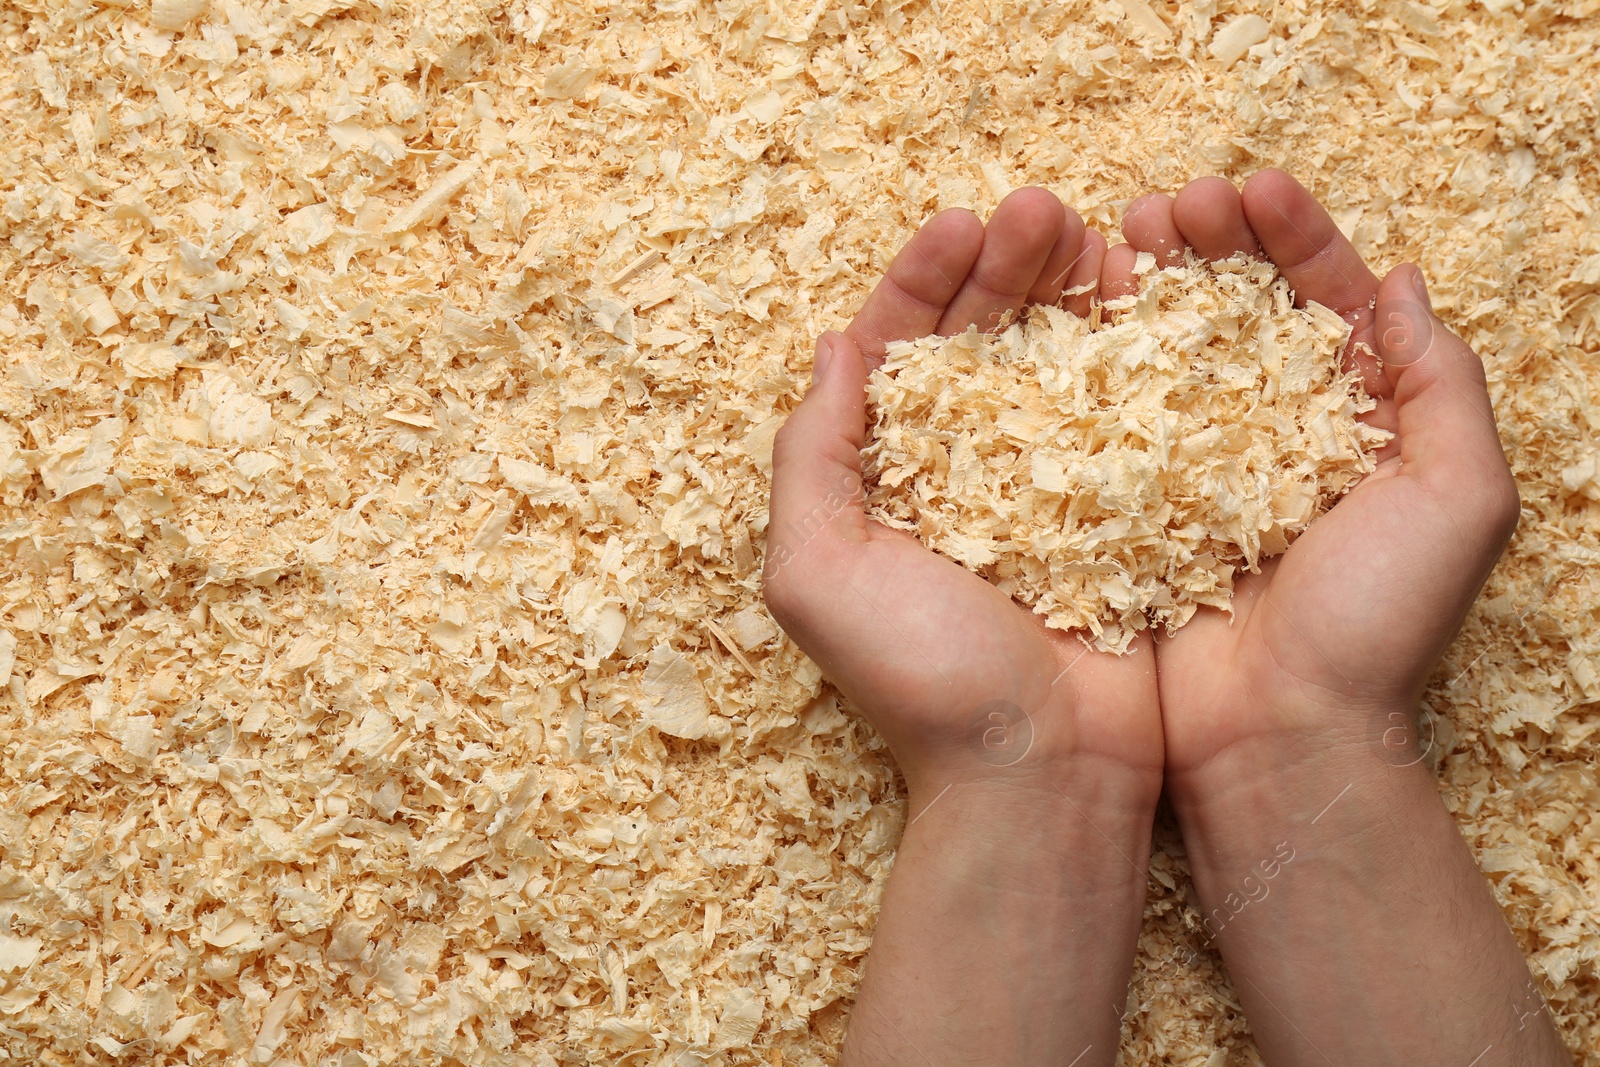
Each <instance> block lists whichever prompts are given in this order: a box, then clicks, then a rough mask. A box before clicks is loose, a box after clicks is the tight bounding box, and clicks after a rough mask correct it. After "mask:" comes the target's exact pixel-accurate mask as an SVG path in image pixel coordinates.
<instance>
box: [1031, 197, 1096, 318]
mask: <svg viewBox="0 0 1600 1067" xmlns="http://www.w3.org/2000/svg"><path fill="white" fill-rule="evenodd" d="M1062 213H1063V214H1064V215H1065V216H1066V218H1065V219H1064V220H1063V221H1062V223H1061V234H1060V236H1058V237H1057V238H1056V243H1055V246H1054V247H1053V248H1051V249H1050V254H1049V255H1048V256H1046V257H1045V261H1044V266H1042V267H1040V268H1039V277H1038V278H1037V279H1035V280H1034V283H1033V288H1032V289H1029V290H1028V300H1027V302H1028V303H1030V304H1054V303H1055V302H1056V301H1058V300H1060V299H1061V290H1062V289H1064V288H1066V285H1067V278H1068V277H1070V276H1071V274H1072V268H1073V267H1074V266H1076V265H1077V262H1078V259H1079V258H1080V257H1081V256H1082V254H1083V236H1084V225H1083V216H1081V215H1079V214H1078V213H1077V212H1076V211H1073V210H1072V209H1071V208H1063V209H1062Z"/></svg>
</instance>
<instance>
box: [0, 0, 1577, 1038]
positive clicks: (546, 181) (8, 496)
mask: <svg viewBox="0 0 1600 1067" xmlns="http://www.w3.org/2000/svg"><path fill="white" fill-rule="evenodd" d="M1597 13H1600V8H1597V5H1596V3H1595V0H1569V2H1552V0H1493V2H1488V3H1484V4H1470V5H1469V4H1467V3H1466V2H1465V0H1428V2H1418V0H1405V2H1401V3H1393V4H1379V3H1375V2H1373V0H1314V2H1311V0H1285V2H1283V3H1279V4H1275V5H1272V6H1271V7H1270V8H1266V7H1258V6H1256V5H1245V4H1242V3H1237V2H1234V0H1202V2H1199V3H1184V4H1178V3H1175V2H1169V0H1120V3H1118V4H1110V5H1092V6H1087V7H1085V6H1080V5H1067V4H1020V5H1007V6H1003V7H1001V6H995V7H992V8H991V7H990V6H989V5H985V4H981V3H972V2H966V0H960V2H940V3H938V4H937V5H934V4H931V3H924V2H909V3H902V2H899V0H876V2H869V3H859V4H858V3H842V2H834V0H800V2H798V3H793V4H786V3H784V2H782V0H771V2H768V0H718V2H717V3H715V4H694V3H690V2H687V0H657V2H654V3H649V4H646V3H640V2H634V0H597V2H587V3H577V2H573V0H461V2H458V3H451V4H439V3H428V4H424V3H420V2H417V0H209V2H208V0H10V2H7V3H4V4H0V40H3V42H4V49H5V50H4V55H5V57H6V58H5V60H4V61H0V129H3V131H4V138H3V140H0V293H3V294H5V295H4V296H3V297H0V349H3V351H4V356H5V358H4V366H3V371H0V559H3V561H4V564H3V571H0V797H3V799H4V803H3V805H0V909H3V914H4V923H3V925H0V1048H3V1049H4V1050H5V1051H6V1052H7V1053H8V1054H9V1055H10V1056H11V1058H12V1059H13V1060H15V1061H17V1062H22V1063H38V1064H48V1065H65V1064H85V1063H102V1064H110V1063H117V1062H121V1063H135V1062H136V1063H151V1064H156V1063H190V1064H223V1063H245V1062H253V1063H261V1064H268V1063H274V1062H276V1063H283V1064H326V1063H337V1064H340V1065H341V1067H356V1065H357V1064H371V1063H378V1062H384V1063H388V1062H406V1063H439V1064H446V1063H451V1064H454V1063H463V1064H508V1065H509V1064H526V1063H529V1062H532V1063H533V1064H535V1065H540V1067H548V1065H550V1064H553V1063H563V1064H576V1063H596V1064H598V1063H606V1064H610V1063H628V1064H636V1065H642V1064H650V1063H660V1064H672V1065H675V1067H684V1065H689V1064H696V1063H726V1064H755V1063H772V1064H777V1063H784V1064H814V1063H821V1062H828V1061H829V1060H830V1059H831V1058H832V1056H833V1054H834V1053H833V1050H834V1049H835V1048H836V1042H837V1039H838V1035H839V1032H840V1028H841V1026H842V1024H843V1022H844V1020H845V1019H846V1018H847V1015H848V1007H849V998H850V996H851V992H852V990H853V989H854V987H855V983H856V981H857V979H858V977H859V975H860V972H861V964H862V960H863V958H864V955H865V953H866V950H867V948H868V943H869V937H870V931H871V928H872V923H873V919H874V916H875V909H876V900H877V895H878V892H879V889H880V887H881V885H882V882H883V879H884V877H885V876H886V873H887V871H888V867H889V863H890V861H891V859H892V857H893V854H894V847H895V842H896V840H897V838H898V834H899V830H900V826H901V824H902V821H903V817H904V816H903V811H904V806H903V793H902V789H901V786H900V785H899V784H897V781H896V776H895V773H894V769H893V766H892V764H891V762H890V761H889V759H888V757H887V755H886V753H885V752H884V751H883V749H882V746H881V745H880V743H879V742H878V740H877V739H876V738H875V737H873V735H872V734H871V733H870V731H868V730H866V729H865V728H864V727H863V726H862V725H861V724H860V722H859V721H858V720H856V719H855V718H854V717H852V716H850V715H849V714H848V709H845V710H844V711H841V709H839V708H838V707H837V705H836V702H835V700H834V698H833V696H832V694H831V692H830V691H829V690H828V689H827V688H826V687H825V686H824V685H823V683H822V681H821V678H820V675H819V672H818V671H817V670H816V669H815V667H814V666H813V665H811V664H810V663H808V662H807V661H806V660H805V659H804V658H803V657H802V656H800V655H799V654H798V653H797V651H796V650H795V649H794V647H793V646H792V644H790V643H789V642H787V641H786V640H785V639H784V638H783V637H781V636H780V635H779V633H778V631H777V630H776V628H775V627H774V626H773V625H772V622H771V620H770V619H769V618H768V617H767V615H766V613H765V612H764V610H763V609H762V607H761V606H760V601H759V587H758V583H759V570H760V558H761V552H762V544H763V537H764V530H765V524H766V494H767V483H766V471H767V464H768V461H769V456H770V447H771V441H772V435H773V433H774V431H775V429H776V427H777V426H778V424H779V423H781V421H782V419H783V417H784V415H785V413H786V412H788V411H789V410H790V409H791V408H792V407H793V405H794V403H795V402H796V399H797V398H798V396H799V395H800V393H801V392H802V391H803V388H804V385H803V383H804V381H805V377H806V373H807V369H808V360H809V352H810V349H811V345H812V343H813V341H814V339H815V337H816V336H817V335H818V334H819V333H820V332H821V331H822V330H823V329H826V328H829V327H835V328H836V327H839V326H842V325H843V324H844V322H845V321H846V320H847V318H848V316H849V315H850V314H852V313H853V311H854V310H855V309H856V308H857V307H859V306H860V303H861V300H862V299H863V297H864V295H865V293H866V292H867V290H868V288H869V287H870V286H871V285H872V283H873V282H874V281H875V280H876V279H877V278H878V277H880V276H881V274H882V271H883V268H884V267H885V265H886V264H887V262H888V260H889V258H890V256H892V255H893V253H894V251H895V250H896V249H897V248H899V247H900V245H901V244H903V242H904V241H905V240H906V239H907V238H908V237H909V236H910V234H911V233H912V232H913V231H914V229H915V227H916V226H917V225H918V224H919V223H920V222H921V221H922V220H923V219H925V218H926V217H927V216H928V215H930V214H931V213H932V212H934V211H935V210H938V209H940V208H944V207H951V206H958V205H959V206H966V207H971V208H973V209H975V210H978V211H980V212H985V211H988V210H990V209H992V207H993V206H994V204H995V203H996V202H997V200H998V198H999V197H1001V196H1003V195H1004V194H1005V193H1006V192H1007V191H1008V190H1009V189H1011V188H1013V187H1016V186H1020V185H1023V184H1027V183H1040V184H1044V185H1047V186H1049V187H1051V188H1053V189H1054V190H1056V191H1057V192H1058V193H1059V194H1060V195H1061V196H1062V197H1063V199H1065V200H1066V201H1068V202H1069V203H1071V204H1072V205H1073V206H1075V207H1077V208H1078V209H1079V210H1081V211H1082V212H1083V213H1084V214H1085V215H1086V216H1087V217H1088V218H1089V219H1090V220H1091V222H1092V223H1094V224H1095V225H1097V226H1099V227H1101V228H1102V229H1105V230H1106V231H1107V232H1111V231H1112V229H1113V227H1114V225H1115V220H1116V219H1117V218H1118V216H1119V214H1120V212H1121V210H1122V208H1123V207H1124V206H1125V205H1126V203H1127V202H1128V200H1129V199H1130V198H1132V197H1134V196H1136V195H1138V194H1141V193H1145V192H1148V191H1151V190H1168V191H1171V190H1174V189H1176V188H1177V187H1178V186H1179V185H1180V184H1181V183H1182V182H1184V181H1186V180H1188V179H1190V178H1192V177H1195V176H1197V175H1200V174H1204V173H1210V172H1217V173H1222V174H1224V175H1227V176H1229V177H1232V178H1234V179H1236V180H1237V179H1242V178H1243V177H1245V176H1246V175H1248V174H1249V173H1250V172H1252V171H1253V170H1256V169H1258V168H1260V167H1263V166H1267V165H1279V166H1284V167H1286V168H1288V169H1290V170H1291V171H1293V172H1295V173H1297V174H1300V175H1302V176H1303V177H1304V178H1305V179H1306V180H1307V181H1308V182H1309V183H1310V185H1311V186H1312V187H1313V189H1314V190H1315V192H1316V193H1317V194H1318V196H1319V197H1321V198H1322V199H1323V201H1324V202H1325V203H1326V204H1327V205H1328V206H1329V208H1330V210H1331V211H1332V212H1333V213H1334V215H1335V217H1336V218H1337V219H1338V221H1339V223H1340V225H1341V226H1342V227H1343V228H1344V229H1345V231H1346V232H1347V233H1349V234H1350V235H1351V237H1352V239H1353V240H1354V241H1355V243H1356V245H1357V247H1358V248H1359V249H1360V250H1361V251H1362V252H1363V253H1364V254H1365V255H1366V256H1368V257H1369V259H1370V261H1371V262H1372V263H1373V265H1374V266H1375V268H1377V269H1380V270H1381V269H1387V268H1388V267H1390V266H1392V265H1394V264H1395V263H1398V262H1400V261H1402V260H1414V261H1417V262H1420V263H1421V265H1422V266H1423V268H1424V269H1425V271H1426V272H1427V274H1428V276H1429V278H1430V280H1431V282H1432V285H1433V291H1434V293H1435V296H1436V302H1437V303H1438V305H1439V307H1440V309H1441V312H1442V314H1443V315H1444V316H1445V318H1446V319H1447V320H1448V321H1450V322H1451V323H1453V324H1454V325H1455V326H1457V327H1458V328H1459V329H1460V330H1461V331H1462V332H1463V334H1464V335H1465V336H1466V337H1467V338H1468V340H1470V341H1471V342H1472V343H1473V344H1474V345H1475V346H1477V347H1478V349H1479V351H1481V352H1482V353H1483V355H1484V357H1485V360H1486V362H1487V366H1488V370H1489V377H1490V381H1491V388H1492V390H1493V396H1494V401H1495V405H1496V409H1497V412H1498V415H1499V418H1500V425H1501V431H1502V434H1503V436H1504V439H1505V442H1506V445H1507V448H1508V453H1509V455H1510V457H1511V460H1512V463H1513V465H1514V467H1515V469H1516V471H1517V475H1518V478H1519V480H1520V482H1521V486H1522V491H1523V497H1524V511H1523V522H1522V526H1521V529H1520V530H1519V532H1518V535H1517V538H1516V540H1515V542H1514V543H1513V545H1512V547H1511V550H1510V552H1509V554H1508V555H1507V557H1506V559H1505V561H1504V562H1503V563H1502V565H1501V566H1500V568H1499V569H1498V570H1497V571H1496V572H1495V574H1494V576H1493V577H1492V578H1491V580H1490V583H1489V586H1488V589H1487V590H1486V593H1485V596H1484V597H1483V599H1482V600H1481V601H1480V602H1479V603H1478V605H1477V606H1476V607H1475V608H1474V610H1473V613H1472V615H1471V617H1470V619H1469V621H1468V623H1467V625H1466V627H1465V630H1464V631H1463V633H1462V634H1461V637H1460V639H1459V640H1458V641H1457V642H1456V643H1455V645H1454V646H1453V647H1452V648H1451V650H1450V652H1449V653H1448V655H1447V657H1446V660H1445V662H1444V664H1443V665H1442V666H1441V667H1440V670H1439V673H1438V675H1437V677H1436V680H1435V683H1434V685H1433V686H1432V688H1431V689H1430V691H1429V694H1428V697H1427V702H1428V707H1429V709H1430V712H1431V714H1432V716H1433V718H1432V720H1431V721H1432V722H1433V723H1434V724H1435V729H1436V735H1437V736H1436V743H1435V746H1434V750H1433V751H1434V756H1433V758H1434V759H1435V761H1436V764H1437V767H1438V772H1439V776H1440V781H1441V785H1442V788H1443V789H1444V791H1445V794H1446V796H1447V797H1448V799H1449V802H1450V804H1451V806H1452V808H1453V809H1454V811H1455V812H1456V815H1457V817H1458V819H1459V820H1460V822H1461V825H1462V827H1463V830H1464V832H1465V834H1466V836H1467V838H1468V840H1469V841H1470V842H1471V844H1472V847H1473V848H1474V849H1475V851H1476V853H1477V855H1478V857H1479V859H1480V861H1481V863H1482V865H1483V867H1484V869H1485V872H1486V874H1487V876H1488V878H1489V879H1490V880H1491V881H1492V883H1493V885H1494V890H1495V893H1496V894H1497V898H1498V900H1499V901H1500V904H1501V906H1502V907H1503V908H1504V910H1505V914H1506V916H1507V918H1508V920H1509V922H1510V923H1511V926H1512V928H1513V929H1514V930H1515V931H1516V934H1517V936H1518V937H1519V938H1520V939H1521V941H1522V943H1523V945H1524V946H1525V948H1526V949H1527V950H1528V952H1529V954H1530V958H1531V960H1532V962H1533V967H1534V971H1535V973H1536V975H1537V976H1538V978H1539V981H1540V983H1541V987H1542V988H1543V989H1544V990H1545V992H1546V994H1547V995H1548V996H1549V997H1550V1000H1551V1003H1552V1006H1553V1008H1554V1010H1555V1012H1556V1014H1557V1015H1558V1017H1559V1018H1560V1020H1561V1023H1562V1025H1563V1027H1564V1030H1565V1033H1566V1034H1567V1035H1568V1040H1569V1042H1570V1043H1571V1044H1572V1046H1573V1047H1574V1048H1575V1049H1578V1050H1580V1052H1579V1054H1580V1058H1581V1059H1582V1062H1584V1063H1586V1064H1589V1065H1595V1064H1600V1054H1597V1053H1596V1052H1595V1050H1596V1049H1600V1023H1597V1021H1596V1020H1597V1019H1600V977H1597V955H1600V921H1597V911H1600V819H1597V818H1596V814H1595V813H1596V811H1597V810H1600V782H1597V779H1596V775H1595V770H1594V768H1595V763H1596V753H1597V744H1600V739H1597V738H1596V736H1595V732H1596V728H1597V726H1600V616H1597V612H1600V548H1597V532H1600V461H1597V459H1596V446H1595V440H1596V438H1597V430H1600V372H1597V369H1596V357H1597V353H1600V213H1597V212H1596V210H1595V208H1596V206H1597V205H1600V173H1597V169H1596V168H1597V165H1596V158H1597V153H1596V143H1595V135H1594V131H1595V129H1596V126H1597V123H1600V114H1597V104H1596V98H1595V95H1594V93H1593V86H1594V85H1595V84H1596V82H1597V80H1600V20H1597V19H1596V18H1594V17H1593V16H1594V15H1596V14H1597ZM1152 879H1153V880H1152V886H1153V892H1152V896H1151V900H1150V904H1149V908H1148V914H1147V920H1146V924H1145V930H1144V936H1143V938H1142V941H1141V944H1140V950H1139V963H1138V967H1137V970H1136V974H1135V978H1134V988H1133V997H1132V1001H1131V1003H1130V1009H1129V1013H1128V1015H1127V1018H1126V1021H1125V1029H1124V1041H1125V1045H1126V1050H1127V1052H1126V1058H1127V1061H1128V1062H1134V1063H1146V1062H1158V1061H1159V1062H1166V1063H1172V1064H1182V1065H1189V1067H1199V1065H1202V1064H1203V1065H1206V1067H1220V1065H1224V1064H1232V1063H1246V1062H1252V1061H1253V1057H1254V1053H1253V1051H1252V1049H1251V1045H1250V1041H1249V1038H1248V1035H1247V1034H1246V1033H1245V1025H1244V1022H1243V1019H1242V1017H1241V1014H1240V1012H1239V1010H1238V1008H1237V1005H1236V1003H1235V1001H1234V999H1233V996H1232V994H1231V992H1230V991H1229V987H1228V985H1227V983H1226V980H1225V978H1224V977H1223V976H1222V974H1221V972H1220V970H1219V969H1218V966H1217V961H1216V959H1215V958H1214V957H1213V956H1212V955H1210V954H1209V953H1206V952H1202V953H1201V954H1200V957H1199V960H1198V963H1196V964H1193V965H1191V964H1187V963H1186V962H1185V958H1186V957H1187V955H1188V953H1189V952H1190V950H1191V949H1193V948H1196V947H1198V946H1199V944H1200V942H1201V940H1202V939H1203V933H1202V932H1201V930H1200V927H1199V921H1198V920H1199V917H1198V915H1197V913H1196V911H1195V909H1194V907H1193V902H1192V896H1191V893H1190V890H1189V886H1188V880H1187V874H1186V870H1185V861H1184V859H1183V854H1182V848H1181V844H1180V843H1179V842H1178V841H1177V840H1176V838H1175V837H1174V836H1173V834H1172V833H1171V829H1170V827H1162V828H1160V830H1159V832H1158V839H1157V848H1156V851H1155V854H1154V857H1153V860H1152ZM1108 1010H1109V1009H1108Z"/></svg>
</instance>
